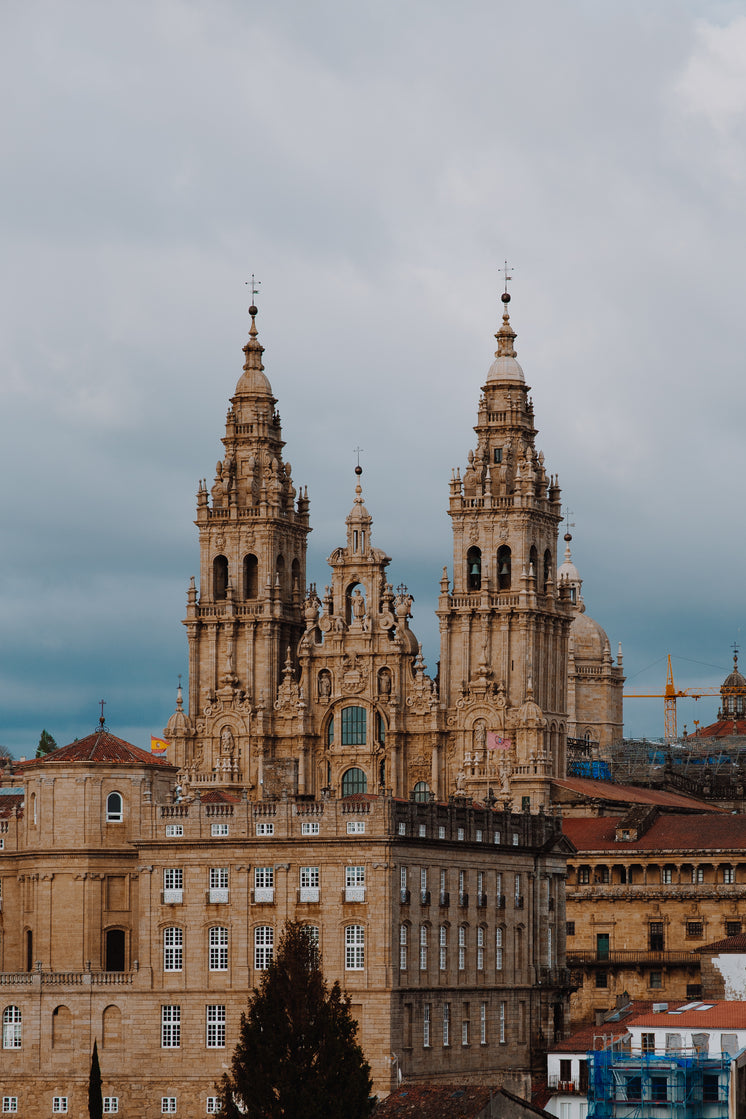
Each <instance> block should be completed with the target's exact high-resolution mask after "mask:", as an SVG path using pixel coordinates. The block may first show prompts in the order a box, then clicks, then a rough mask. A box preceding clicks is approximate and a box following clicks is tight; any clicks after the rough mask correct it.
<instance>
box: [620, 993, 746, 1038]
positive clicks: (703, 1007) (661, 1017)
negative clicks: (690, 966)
mask: <svg viewBox="0 0 746 1119" xmlns="http://www.w3.org/2000/svg"><path fill="white" fill-rule="evenodd" d="M687 1007H691V1008H692V1009H686V1008H687ZM698 1008H699V1009H698ZM627 1025H628V1026H629V1028H630V1029H639V1028H641V1027H642V1028H643V1029H645V1028H647V1029H655V1028H656V1027H657V1028H658V1029H666V1030H673V1029H684V1030H697V1029H702V1030H723V1029H734V1030H746V1002H740V1001H735V1000H730V999H710V1000H709V1001H708V1002H702V1001H699V1002H688V1003H684V1004H683V1007H680V1008H679V1009H678V1010H672V1009H669V1010H661V1011H658V1013H656V1014H654V1013H653V1012H652V1011H647V1012H645V1013H642V1014H635V1015H633V1017H632V1018H630V1019H629V1021H628V1023H627Z"/></svg>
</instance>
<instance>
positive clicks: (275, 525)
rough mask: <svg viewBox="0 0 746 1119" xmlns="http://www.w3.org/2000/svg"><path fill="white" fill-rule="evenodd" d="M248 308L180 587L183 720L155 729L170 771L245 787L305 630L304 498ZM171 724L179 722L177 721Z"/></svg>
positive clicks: (254, 779)
mask: <svg viewBox="0 0 746 1119" xmlns="http://www.w3.org/2000/svg"><path fill="white" fill-rule="evenodd" d="M257 314H258V311H257V308H256V306H254V305H253V304H252V306H251V307H250V308H249V315H250V316H251V328H250V331H249V340H248V342H247V343H246V345H245V346H244V347H243V352H244V355H245V362H244V366H243V372H242V374H241V377H240V378H239V381H238V384H237V385H236V391H235V393H234V395H233V397H232V398H231V402H230V407H229V409H228V413H227V416H226V421H225V435H224V436H223V438H222V443H223V448H224V454H223V457H222V458H221V459H220V460H219V461H218V463H217V466H216V470H215V480H214V482H213V484H212V486H211V487H210V488H209V489H208V486H207V482H206V481H205V480H203V481H201V482H200V485H199V489H198V493H197V519H196V522H195V523H196V525H197V528H198V530H199V543H200V576H199V589H198V588H197V586H196V585H195V581H194V578H192V581H191V585H190V587H189V591H188V594H187V617H186V619H185V621H184V624H185V626H186V629H187V634H188V640H189V705H188V715H187V714H186V713H184V712H183V711H181V713H180V717H179V718H176V716H174V717H173V718H172V720H171V723H169V727H168V728H167V729H166V734H167V736H169V741H170V742H171V743H172V745H173V747H174V757H173V760H174V762H175V764H177V765H179V766H181V767H183V768H185V769H187V770H191V771H192V772H193V773H195V774H197V773H198V772H199V773H202V774H206V773H209V774H211V775H212V776H213V777H215V776H218V777H219V778H221V779H222V782H223V783H225V784H236V785H248V786H249V787H252V786H253V787H256V786H257V785H258V784H259V783H261V780H262V777H261V768H262V764H261V763H262V758H263V755H264V752H265V750H266V749H267V748H268V743H267V741H266V736H267V734H268V732H269V723H268V719H267V711H268V709H269V710H271V708H272V704H273V702H274V699H275V696H276V694H277V689H278V686H279V683H280V681H281V679H282V668H283V663H284V660H285V656H286V650H287V649H288V647H291V648H293V649H294V648H295V647H296V646H297V644H298V641H299V639H300V637H301V635H302V634H303V632H304V630H305V625H304V619H303V611H302V606H303V601H304V597H305V584H306V540H307V535H308V533H309V532H310V526H309V516H308V509H309V502H308V493H307V490H302V491H301V492H300V493H297V492H296V489H295V487H294V485H293V480H292V476H291V468H290V463H289V462H288V463H286V462H283V458H282V451H283V447H284V445H285V444H284V442H283V439H282V429H281V426H280V415H279V413H278V411H277V407H276V405H277V401H276V399H275V397H274V396H273V395H272V387H271V385H270V383H269V380H268V378H267V376H266V375H265V372H264V365H263V364H262V354H263V352H264V347H263V346H262V345H261V344H260V342H259V340H258V332H257V327H256V318H257ZM176 715H179V712H178V711H177V713H176Z"/></svg>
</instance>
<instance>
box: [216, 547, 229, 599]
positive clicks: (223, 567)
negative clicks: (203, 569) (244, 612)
mask: <svg viewBox="0 0 746 1119" xmlns="http://www.w3.org/2000/svg"><path fill="white" fill-rule="evenodd" d="M227 593H228V560H227V559H226V558H225V556H215V559H214V560H213V561H212V597H213V598H214V599H215V601H216V602H220V601H222V600H223V599H224V598H225V597H226V594H227Z"/></svg>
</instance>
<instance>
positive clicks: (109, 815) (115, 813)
mask: <svg viewBox="0 0 746 1119" xmlns="http://www.w3.org/2000/svg"><path fill="white" fill-rule="evenodd" d="M111 797H119V809H118V810H117V809H113V810H112V809H111V808H109V800H110V799H111ZM123 820H124V797H123V796H122V794H121V793H120V792H119V791H118V790H117V789H112V791H111V792H110V793H107V794H106V822H107V824H121V823H122V821H123ZM59 1098H60V1099H67V1097H66V1096H60V1097H59Z"/></svg>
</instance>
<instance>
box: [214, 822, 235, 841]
mask: <svg viewBox="0 0 746 1119" xmlns="http://www.w3.org/2000/svg"><path fill="white" fill-rule="evenodd" d="M229 833H230V827H229V825H228V824H211V825H210V835H211V836H212V837H213V839H217V838H218V837H220V836H225V835H228V834H229Z"/></svg>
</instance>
